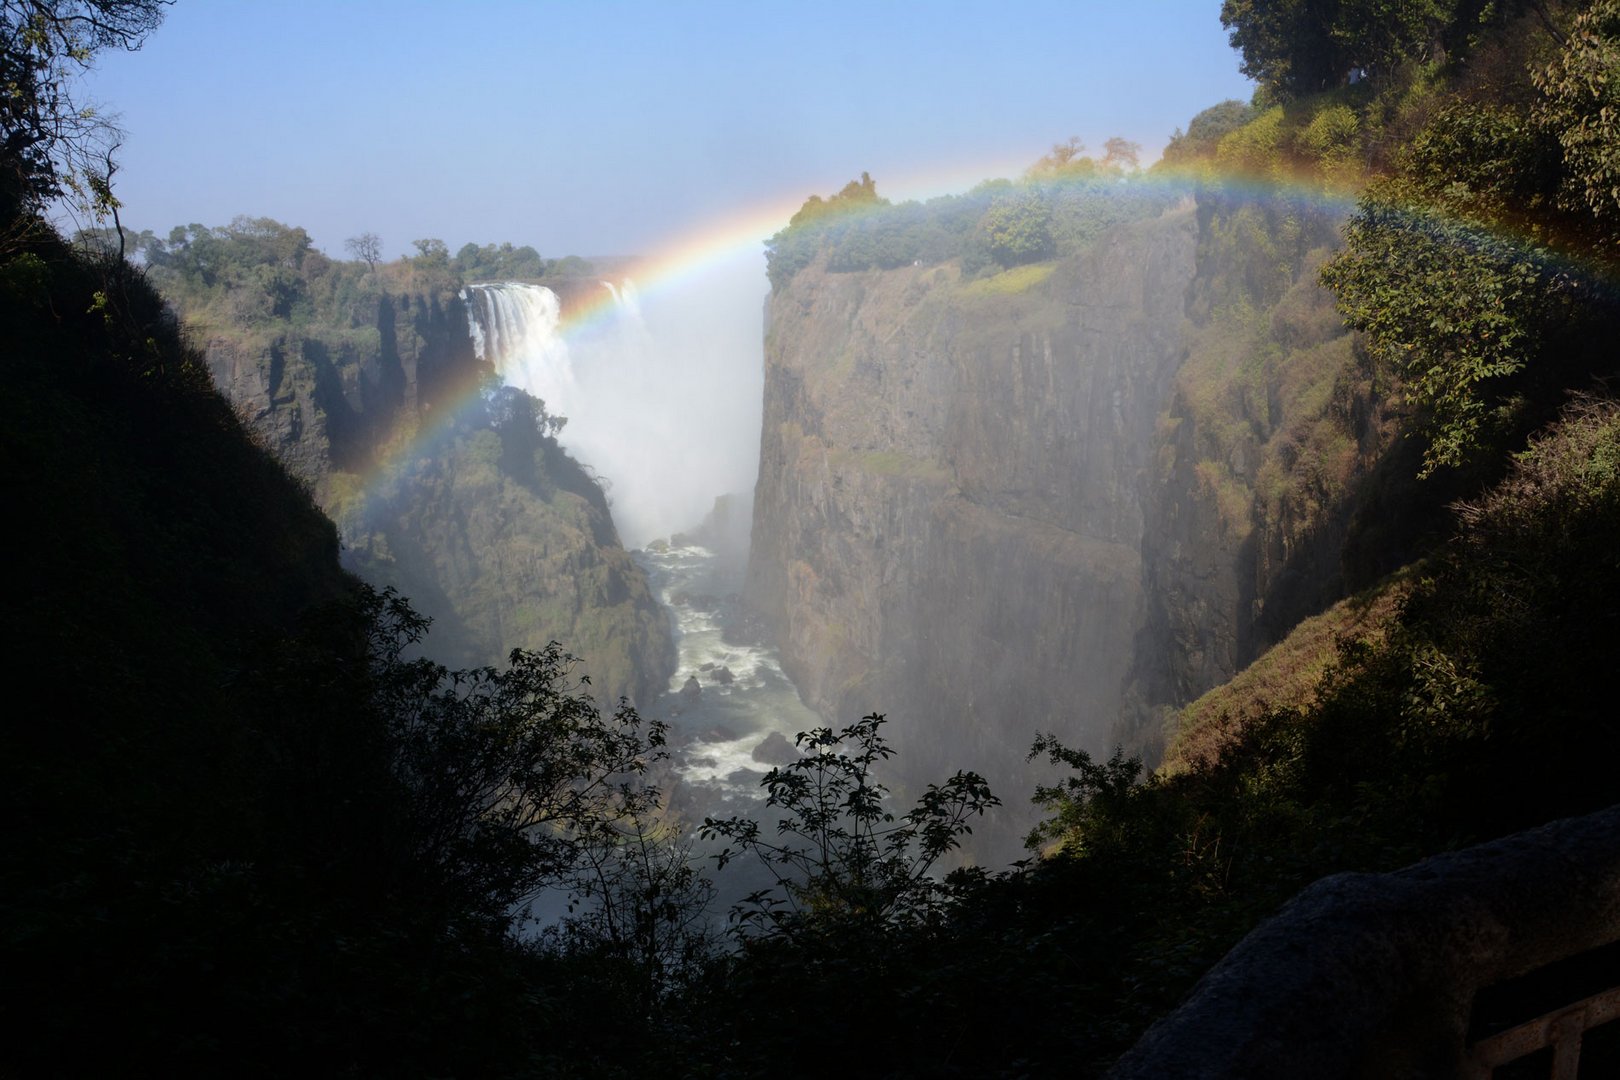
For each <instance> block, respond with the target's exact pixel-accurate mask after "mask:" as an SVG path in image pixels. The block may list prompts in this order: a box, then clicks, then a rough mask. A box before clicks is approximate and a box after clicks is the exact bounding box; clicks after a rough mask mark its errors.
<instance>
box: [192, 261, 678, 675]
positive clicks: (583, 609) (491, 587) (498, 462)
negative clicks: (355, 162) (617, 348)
mask: <svg viewBox="0 0 1620 1080" xmlns="http://www.w3.org/2000/svg"><path fill="white" fill-rule="evenodd" d="M468 317H469V316H468V312H467V308H466V305H465V304H464V303H463V302H462V301H461V300H460V299H459V298H458V297H457V296H456V295H455V294H454V293H452V292H449V291H446V290H443V289H438V290H429V291H427V292H425V293H421V294H414V293H406V294H401V295H383V296H381V297H380V298H379V299H378V301H377V304H376V323H375V326H374V328H373V327H363V326H357V327H349V328H346V329H342V330H341V331H339V330H334V329H333V328H318V329H316V330H314V331H309V332H297V331H294V330H293V329H292V328H291V327H282V326H275V325H272V326H271V327H269V328H263V327H260V328H257V329H256V330H254V331H245V332H241V333H233V332H231V331H230V330H229V329H226V330H223V331H216V332H215V333H213V334H212V335H211V339H210V340H209V341H208V342H207V345H206V355H207V360H208V366H209V370H210V371H211V373H212V374H213V377H214V380H215V382H216V384H217V385H218V386H219V387H220V389H221V390H222V391H223V392H224V394H225V395H226V397H227V398H229V399H230V400H231V401H232V402H233V403H234V404H235V406H236V408H237V410H238V411H239V413H241V414H242V415H243V416H244V418H245V419H247V420H248V422H249V423H250V424H251V425H252V427H253V429H254V431H255V432H256V433H257V434H258V436H259V437H260V438H261V439H262V440H263V441H264V442H265V443H266V444H267V445H268V446H269V447H270V449H272V450H273V451H274V452H275V454H276V456H277V457H278V458H279V459H280V460H281V461H282V462H283V463H284V464H285V465H286V466H287V467H288V469H289V470H290V471H291V472H293V474H294V475H296V476H298V477H299V478H300V479H302V480H303V481H304V482H305V483H306V484H308V485H309V486H310V489H311V490H312V491H313V492H314V493H315V494H316V497H317V498H318V500H319V501H320V503H321V505H322V506H323V508H324V509H325V510H326V511H327V513H328V514H329V515H330V516H331V517H332V518H333V520H335V521H336V522H337V523H338V525H339V528H340V530H341V532H342V535H343V541H344V547H345V565H346V566H347V567H348V568H349V569H351V570H353V571H355V572H356V573H358V574H359V575H360V576H361V577H363V578H365V579H367V580H369V581H371V582H372V583H373V584H376V585H391V586H394V587H397V588H398V589H399V590H400V591H401V592H402V593H404V594H405V595H406V596H408V597H409V598H410V600H411V602H412V604H413V606H415V607H416V608H417V609H418V610H419V611H421V612H422V613H423V614H425V615H428V616H430V617H431V618H432V619H433V620H434V628H433V631H432V634H431V636H430V639H429V651H430V652H431V653H432V654H433V655H434V656H435V657H436V658H439V659H441V660H443V661H444V662H447V663H451V664H455V665H483V664H500V663H503V662H504V661H505V658H506V656H507V654H508V652H509V651H510V650H511V649H513V648H518V647H522V648H541V647H543V646H544V645H546V643H547V642H549V641H552V640H556V641H560V642H562V643H563V645H564V646H565V647H566V648H567V649H568V650H569V651H571V652H573V653H575V654H576V655H578V656H579V657H580V658H581V659H582V660H583V662H584V663H583V671H584V672H586V673H588V674H589V675H590V676H591V682H592V686H593V687H594V689H595V690H596V691H597V693H598V695H599V696H600V697H601V698H602V699H603V701H604V703H611V702H613V701H616V700H617V699H618V698H619V697H621V696H623V697H629V698H631V699H632V700H636V701H640V702H643V703H646V702H649V701H651V700H652V699H653V698H654V697H656V696H657V694H658V693H660V692H661V691H662V690H663V688H664V687H665V685H666V684H667V681H668V678H669V675H670V672H671V671H672V670H673V667H674V644H673V639H672V637H671V632H670V628H669V625H668V620H667V618H666V616H665V614H664V612H663V611H662V609H661V608H660V607H659V606H658V604H657V601H656V600H655V599H654V598H653V596H652V593H651V590H650V588H649V587H648V584H647V581H646V578H645V575H644V574H643V573H642V571H641V569H640V568H639V567H637V566H636V565H635V563H634V562H633V561H632V560H631V559H630V556H629V553H628V552H626V551H625V550H624V548H623V546H622V545H621V544H620V542H619V537H618V534H617V531H616V530H615V528H614V525H613V521H612V517H611V514H610V511H609V508H608V505H607V500H606V498H605V497H604V495H603V493H602V491H601V489H600V487H599V486H598V485H597V484H596V482H595V481H594V480H593V479H592V478H591V477H590V476H589V475H588V474H587V473H586V472H585V470H583V469H582V468H581V467H580V466H579V464H578V463H576V462H575V461H573V460H572V459H571V458H569V457H568V455H567V454H566V453H564V452H563V450H562V449H561V448H560V447H558V446H557V444H556V442H555V440H553V439H549V438H542V437H540V436H539V434H538V433H536V432H532V431H516V430H515V429H513V430H502V429H500V428H499V425H497V424H494V423H493V421H492V420H491V418H490V417H488V416H474V415H472V413H474V412H477V409H476V408H475V407H474V408H469V407H467V403H468V402H469V401H473V400H474V394H473V393H470V392H469V388H470V387H472V386H474V385H475V384H476V383H477V382H478V380H479V379H480V378H481V377H483V376H484V375H485V374H487V373H486V372H485V371H483V370H481V367H482V365H481V364H480V362H479V361H478V360H477V359H476V357H475V356H474V352H473V347H472V341H471V339H470V337H469V334H468V324H467V320H468ZM447 413H454V414H455V416H454V418H453V419H452V420H451V422H450V424H449V427H448V428H446V427H445V420H444V416H445V414H447ZM435 424H436V425H437V426H438V427H439V428H440V430H439V432H438V434H437V436H436V437H435V438H434V439H433V440H432V441H431V443H429V444H424V447H423V448H422V449H417V448H414V447H413V446H412V441H413V439H414V437H415V435H416V433H418V432H420V431H423V430H425V429H427V428H428V427H429V426H430V425H435Z"/></svg>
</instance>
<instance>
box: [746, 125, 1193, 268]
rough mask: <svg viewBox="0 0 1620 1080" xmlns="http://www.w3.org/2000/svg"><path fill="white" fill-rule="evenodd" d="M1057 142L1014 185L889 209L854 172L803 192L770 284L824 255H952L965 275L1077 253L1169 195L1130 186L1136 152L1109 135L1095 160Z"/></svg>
mask: <svg viewBox="0 0 1620 1080" xmlns="http://www.w3.org/2000/svg"><path fill="white" fill-rule="evenodd" d="M1083 150H1084V147H1082V146H1081V145H1080V142H1079V140H1078V139H1069V140H1068V141H1067V142H1062V143H1058V144H1057V145H1055V146H1054V147H1052V150H1051V152H1050V153H1048V154H1047V155H1045V156H1044V157H1042V158H1041V159H1040V160H1039V161H1037V162H1036V163H1035V164H1034V165H1032V166H1031V167H1030V169H1029V171H1028V172H1027V173H1026V174H1025V176H1024V177H1023V178H1022V179H1021V180H1019V181H1018V182H1016V183H1015V182H1013V181H1009V180H990V181H986V182H985V183H983V184H980V185H979V186H978V187H976V188H974V189H973V190H972V191H970V192H968V193H967V194H966V195H942V196H940V197H938V198H935V199H930V200H928V201H927V202H926V203H919V202H916V201H909V202H904V203H900V204H898V205H895V204H893V203H890V202H889V200H887V199H884V198H882V197H880V196H879V195H878V193H877V185H876V183H875V181H873V179H872V178H871V176H869V175H867V174H866V173H862V174H861V178H860V180H852V181H850V182H849V183H848V184H846V185H845V186H844V189H843V190H842V191H840V192H839V193H838V194H836V195H833V196H832V197H830V198H828V199H825V200H824V199H822V198H821V197H820V196H819V195H811V196H810V197H809V198H808V199H807V200H805V203H804V205H803V206H802V207H800V208H799V211H798V212H797V213H795V214H794V215H793V218H792V219H791V220H790V221H789V222H788V225H787V227H786V228H784V229H783V230H782V231H781V232H778V233H777V234H776V235H775V236H772V237H771V238H770V240H768V241H767V242H766V245H765V264H766V273H767V274H768V276H769V277H770V281H771V287H772V288H773V289H781V288H783V287H785V286H786V285H787V283H788V282H789V281H790V280H792V278H793V275H794V274H796V273H798V272H799V271H800V270H802V269H804V268H805V267H806V266H809V265H810V264H811V263H812V262H813V261H814V260H815V259H816V258H817V257H819V256H824V257H825V259H826V267H827V269H828V270H831V271H833V272H834V273H847V272H851V271H857V270H872V269H893V268H894V267H897V266H910V265H912V264H913V263H920V264H922V265H924V266H931V265H936V264H938V263H942V262H946V261H948V260H950V259H960V260H961V261H962V269H963V272H964V273H965V274H967V275H968V276H974V275H979V274H990V273H995V272H997V271H1000V270H1005V269H1008V268H1010V267H1014V266H1022V265H1025V264H1027V263H1032V262H1038V261H1041V260H1043V259H1050V258H1054V257H1056V256H1059V255H1069V254H1073V253H1076V252H1079V251H1083V250H1085V249H1086V248H1087V247H1088V246H1090V244H1091V243H1092V242H1093V241H1095V240H1096V239H1097V238H1098V237H1100V236H1101V235H1102V234H1103V233H1104V232H1106V231H1107V230H1108V229H1109V228H1111V227H1113V226H1115V225H1118V224H1120V223H1122V222H1125V221H1130V220H1133V219H1135V218H1139V217H1144V216H1148V215H1151V214H1154V213H1157V212H1159V211H1160V210H1162V209H1164V207H1165V206H1167V205H1168V204H1169V203H1170V202H1171V201H1173V196H1171V195H1169V194H1167V193H1165V192H1163V191H1161V190H1158V189H1155V188H1153V187H1151V186H1145V185H1137V184H1132V183H1130V177H1131V176H1132V171H1133V170H1134V169H1135V167H1136V155H1137V147H1136V146H1134V145H1133V144H1131V143H1129V142H1126V141H1125V140H1124V139H1118V138H1115V139H1110V140H1108V144H1107V147H1106V150H1105V153H1104V155H1103V156H1102V157H1101V158H1092V157H1089V156H1087V155H1085V154H1084V153H1083V152H1082V151H1083Z"/></svg>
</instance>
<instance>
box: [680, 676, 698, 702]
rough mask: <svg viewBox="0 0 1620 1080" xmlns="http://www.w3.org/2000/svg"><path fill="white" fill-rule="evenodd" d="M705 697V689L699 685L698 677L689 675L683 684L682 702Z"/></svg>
mask: <svg viewBox="0 0 1620 1080" xmlns="http://www.w3.org/2000/svg"><path fill="white" fill-rule="evenodd" d="M702 696H703V687H701V686H699V685H698V681H697V676H696V675H688V676H687V677H686V682H684V683H682V684H681V700H682V701H696V700H697V699H698V698H700V697H702Z"/></svg>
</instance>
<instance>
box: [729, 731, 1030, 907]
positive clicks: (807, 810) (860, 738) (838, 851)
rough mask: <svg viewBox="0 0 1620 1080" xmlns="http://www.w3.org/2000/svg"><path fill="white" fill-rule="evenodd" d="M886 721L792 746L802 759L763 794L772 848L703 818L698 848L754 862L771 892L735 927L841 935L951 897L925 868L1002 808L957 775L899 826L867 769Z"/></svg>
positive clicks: (772, 775)
mask: <svg viewBox="0 0 1620 1080" xmlns="http://www.w3.org/2000/svg"><path fill="white" fill-rule="evenodd" d="M882 725H883V717H882V716H881V715H879V714H876V713H874V714H872V715H869V716H866V717H863V718H862V719H861V720H859V721H858V722H856V723H854V724H851V725H850V726H849V727H846V728H844V729H843V730H842V731H838V732H834V731H833V729H831V728H815V729H813V730H811V731H808V732H800V733H799V735H798V736H797V738H796V739H795V744H796V745H797V746H798V748H799V750H800V752H801V755H802V756H801V757H800V758H799V759H798V760H796V761H794V762H792V763H790V764H788V765H785V766H781V767H779V768H774V769H772V770H771V771H770V772H769V773H767V774H766V776H765V779H764V780H762V781H761V785H762V786H763V787H764V788H765V791H766V800H765V805H766V806H767V807H774V808H776V809H778V810H780V811H781V813H782V815H783V816H782V817H780V818H779V819H778V820H777V822H776V827H775V830H774V836H775V839H771V838H769V837H768V836H767V835H766V834H764V833H763V832H762V831H761V829H760V825H759V823H758V822H756V821H753V820H751V819H747V818H739V817H732V818H725V819H718V818H707V819H705V820H704V822H703V829H702V835H703V837H704V838H705V839H710V838H714V837H720V838H723V839H725V840H726V841H728V842H729V843H730V845H732V846H728V847H727V848H725V849H724V850H723V851H721V852H720V854H719V856H718V861H719V864H720V865H721V866H724V865H725V864H726V863H727V862H729V861H730V860H732V859H734V858H736V857H737V856H738V855H739V854H743V853H747V854H751V855H754V856H755V857H757V858H758V859H759V860H760V861H761V862H762V863H763V864H764V865H765V866H766V867H767V868H768V869H769V870H770V872H771V874H772V875H773V876H774V877H775V878H776V881H777V886H778V889H779V890H780V892H779V893H778V892H772V891H769V890H767V891H766V892H762V893H755V894H754V895H752V896H750V897H749V898H748V899H747V900H746V901H745V902H744V904H743V905H742V906H741V907H740V908H739V910H738V912H737V915H738V918H739V921H740V924H741V926H742V927H743V928H745V929H746V930H749V931H753V932H757V933H762V934H765V935H767V936H786V937H788V938H797V937H803V936H806V935H819V934H823V933H830V934H834V935H836V934H838V933H840V932H842V930H843V929H845V928H848V927H851V926H864V927H868V928H880V927H887V926H900V925H908V924H914V923H917V922H919V921H930V920H932V919H934V918H935V917H937V916H938V914H939V913H940V911H941V908H942V905H943V904H944V903H945V901H946V899H947V897H948V896H949V889H948V888H947V886H945V885H942V884H941V883H940V882H936V881H935V880H934V879H933V878H932V877H931V876H930V872H931V871H932V869H933V867H934V865H935V864H936V863H937V862H938V861H939V859H940V858H941V857H942V856H944V855H945V854H946V853H947V852H949V851H952V850H954V849H955V848H956V847H957V846H958V845H959V844H960V843H961V840H962V837H963V836H965V835H967V834H968V833H970V832H972V831H973V830H972V826H971V824H970V822H971V821H972V819H973V818H976V817H978V816H980V815H982V814H983V813H984V812H985V811H987V810H989V809H990V808H991V807H994V806H999V805H1000V803H1001V800H1000V799H998V798H996V797H995V796H994V795H992V794H991V793H990V788H989V785H988V784H986V783H985V781H984V779H983V777H980V776H979V775H978V774H976V773H971V772H958V773H956V775H954V776H952V777H951V778H950V779H949V780H947V781H945V783H943V784H937V785H936V784H930V785H928V787H927V788H926V790H925V791H924V792H923V794H922V796H921V798H919V799H918V800H917V804H916V805H915V806H914V807H912V809H911V810H909V811H907V812H906V813H905V814H903V815H901V816H900V817H898V818H896V817H895V815H894V813H893V811H891V810H890V809H889V808H888V806H887V805H886V799H887V796H888V788H887V787H885V786H884V785H883V784H881V783H879V782H878V780H877V778H876V776H875V775H874V769H875V768H876V767H877V766H879V765H880V764H881V763H882V762H883V761H885V760H886V759H888V758H889V757H892V756H893V755H894V753H895V751H894V750H893V749H892V748H891V747H890V746H889V745H888V743H887V742H886V741H885V740H884V738H883V736H882V735H881V734H880V732H879V729H880V728H881V727H882Z"/></svg>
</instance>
